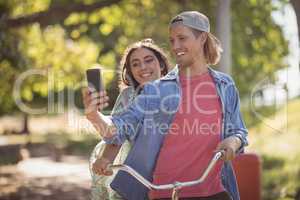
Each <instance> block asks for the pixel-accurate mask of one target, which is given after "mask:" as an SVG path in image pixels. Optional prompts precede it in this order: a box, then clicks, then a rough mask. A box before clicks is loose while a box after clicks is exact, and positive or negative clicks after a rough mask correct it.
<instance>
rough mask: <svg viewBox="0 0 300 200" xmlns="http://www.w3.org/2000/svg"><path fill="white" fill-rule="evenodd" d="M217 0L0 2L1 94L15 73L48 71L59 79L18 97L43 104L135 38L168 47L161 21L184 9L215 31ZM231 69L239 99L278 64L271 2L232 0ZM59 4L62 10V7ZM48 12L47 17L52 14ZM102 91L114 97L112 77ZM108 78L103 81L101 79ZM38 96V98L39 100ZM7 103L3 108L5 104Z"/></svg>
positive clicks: (29, 87) (32, 83) (30, 86)
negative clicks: (197, 13)
mask: <svg viewBox="0 0 300 200" xmlns="http://www.w3.org/2000/svg"><path fill="white" fill-rule="evenodd" d="M217 3H218V2H217V1H213V0H210V1H202V2H201V3H199V1H197V0H189V1H188V0H176V1H164V0H154V1H149V0H141V1H140V0H119V1H117V0H114V1H108V0H103V1H99V0H82V1H78V0H72V1H71V0H49V1H35V0H25V1H24V0H22V1H21V0H15V1H0V10H1V12H0V13H1V16H0V18H1V23H0V24H1V25H0V29H1V32H0V34H1V38H2V39H1V40H0V42H1V47H2V45H6V46H5V48H1V52H0V53H1V55H0V58H1V59H0V65H1V67H0V72H1V73H6V76H5V79H4V80H0V81H1V83H2V82H3V83H4V84H0V87H1V88H0V92H1V93H2V94H8V93H10V91H11V90H12V84H8V83H13V82H14V81H15V80H16V78H17V77H18V75H19V74H21V73H22V72H24V71H26V70H28V69H38V70H47V72H48V73H50V74H53V77H56V78H57V77H61V80H60V81H56V82H55V84H54V85H53V86H51V87H50V88H49V89H48V81H47V80H46V78H45V77H44V78H42V77H32V78H31V79H28V80H26V83H25V84H24V85H23V87H22V98H24V99H25V100H27V101H28V103H30V104H34V105H36V104H37V102H40V101H41V100H42V102H44V103H45V101H46V100H47V99H45V98H46V97H47V95H48V92H49V90H53V91H56V92H57V93H59V92H60V91H63V90H65V89H66V88H74V84H75V83H78V82H80V81H82V80H83V78H84V71H85V69H86V68H87V67H89V66H90V65H92V64H94V63H100V64H101V65H102V66H105V69H108V70H113V71H115V72H116V71H118V63H119V61H120V57H121V55H122V53H123V51H124V49H125V47H126V46H127V45H128V44H129V43H132V42H134V41H136V40H139V39H141V38H145V37H152V38H154V40H155V41H156V42H157V43H158V44H159V45H160V46H162V47H163V48H164V49H166V50H167V51H168V28H167V27H168V23H169V21H170V18H171V17H172V16H174V15H176V14H178V13H179V12H181V11H184V10H194V9H195V8H196V9H197V10H199V11H201V12H203V13H204V14H206V15H208V16H209V18H210V21H211V29H212V32H213V33H215V32H216V31H215V30H216V29H215V28H216V23H215V21H216V15H215V10H216V8H217V6H218V4H217ZM231 3H232V4H231V22H232V33H233V35H232V39H231V40H232V42H231V44H232V69H231V71H232V74H233V76H234V78H235V81H236V82H237V85H238V87H239V89H240V92H241V96H242V97H245V96H247V95H248V94H249V93H250V91H251V88H252V87H253V86H254V85H255V84H256V83H257V82H259V81H260V80H262V79H264V78H265V77H266V76H269V77H270V78H271V79H274V74H275V71H276V70H277V69H280V68H283V67H285V65H284V62H283V58H284V56H285V55H286V54H287V45H286V41H285V40H284V38H283V36H282V32H281V29H280V27H278V26H277V25H276V24H275V23H274V22H273V21H272V18H271V12H272V10H273V9H274V8H273V7H272V2H271V0H261V1H253V0H246V1H242V2H241V1H238V0H231ZM62 9H63V11H64V12H62ZM53 13H54V14H53ZM1 70H2V71H1ZM106 79H107V88H108V89H110V92H109V94H112V96H113V98H111V99H114V98H115V96H116V95H117V81H116V80H117V76H116V74H113V73H112V74H110V75H108V74H107V76H106ZM109 81H111V83H110V84H108V82H109ZM7 96H8V95H5V99H6V100H5V102H4V101H3V100H1V102H0V104H1V105H6V106H4V107H2V106H1V109H2V108H5V110H6V111H4V110H2V111H0V112H2V114H3V113H4V112H6V113H7V112H11V111H12V110H15V109H16V106H15V105H14V102H13V99H12V98H10V97H7ZM38 99H39V101H38ZM8 105H10V106H8Z"/></svg>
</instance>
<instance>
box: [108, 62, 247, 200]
mask: <svg viewBox="0 0 300 200" xmlns="http://www.w3.org/2000/svg"><path fill="white" fill-rule="evenodd" d="M209 72H210V74H211V76H212V77H213V80H214V83H215V84H216V88H217V93H218V95H219V97H220V100H221V103H222V115H223V116H222V119H223V122H222V133H221V137H222V138H221V140H223V139H224V138H227V137H230V136H232V135H235V136H236V137H238V138H239V139H240V140H241V144H242V145H241V147H240V149H239V150H238V153H240V152H243V149H244V147H245V146H246V145H248V141H247V135H248V133H247V129H246V127H245V125H244V122H243V119H242V117H241V113H240V101H239V95H238V91H237V89H236V87H235V85H234V82H233V80H232V78H231V77H230V76H228V75H226V74H224V73H221V72H218V71H215V70H213V69H211V68H209ZM180 100H181V87H180V82H179V70H178V67H175V68H174V70H172V71H171V72H169V73H168V74H167V75H166V76H165V77H163V78H161V79H159V80H156V81H154V82H151V83H149V84H146V85H145V86H144V88H143V91H142V92H141V94H140V95H138V96H137V97H136V98H135V100H134V102H133V103H132V105H131V106H130V107H129V108H128V109H127V110H126V111H124V112H122V113H120V114H117V115H113V116H112V121H113V123H114V125H115V126H116V128H117V133H116V135H114V136H113V137H112V138H104V140H105V142H106V143H114V144H122V143H123V142H124V141H125V140H126V139H127V140H131V141H134V142H133V146H132V149H131V150H130V152H129V154H128V157H127V159H126V161H125V162H124V164H126V165H129V166H131V167H132V168H133V169H135V170H136V171H137V172H139V173H140V174H141V175H142V176H144V177H145V178H146V179H147V180H149V181H150V182H152V174H153V170H154V168H155V164H156V161H157V158H158V155H159V151H160V148H161V146H162V144H163V140H164V137H165V135H166V134H167V132H168V128H169V127H170V125H171V124H172V122H173V118H174V116H175V114H176V112H177V110H178V108H179V103H180ZM221 178H222V183H223V185H224V188H225V189H226V190H227V191H228V192H229V194H230V195H231V197H232V198H233V200H239V193H238V188H237V184H236V179H235V175H234V172H233V169H232V165H231V162H230V161H228V162H225V163H224V165H223V167H222V172H221ZM111 187H112V188H113V189H114V190H116V191H117V192H118V193H119V194H120V195H121V196H122V197H123V198H125V199H127V200H141V199H148V192H149V189H148V188H147V187H145V186H144V185H142V184H141V183H140V182H138V181H137V180H136V179H135V178H133V177H132V176H131V175H130V174H128V173H126V172H124V171H119V172H118V173H117V175H116V177H115V179H114V180H113V182H112V183H111Z"/></svg>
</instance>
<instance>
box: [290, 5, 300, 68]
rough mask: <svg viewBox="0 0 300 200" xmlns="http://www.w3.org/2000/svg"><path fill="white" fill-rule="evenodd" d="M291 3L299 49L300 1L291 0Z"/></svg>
mask: <svg viewBox="0 0 300 200" xmlns="http://www.w3.org/2000/svg"><path fill="white" fill-rule="evenodd" d="M291 4H292V6H293V8H294V10H295V14H296V17H297V25H298V41H299V49H300V1H299V0H291ZM299 70H300V63H299Z"/></svg>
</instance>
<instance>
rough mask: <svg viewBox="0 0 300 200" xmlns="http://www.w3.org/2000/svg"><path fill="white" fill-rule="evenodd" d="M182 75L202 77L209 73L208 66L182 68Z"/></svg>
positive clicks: (202, 64) (196, 65)
mask: <svg viewBox="0 0 300 200" xmlns="http://www.w3.org/2000/svg"><path fill="white" fill-rule="evenodd" d="M179 69H180V74H182V75H184V76H195V75H201V74H204V73H206V72H207V71H208V65H207V64H206V63H200V62H199V63H194V64H193V65H190V66H187V67H181V68H179Z"/></svg>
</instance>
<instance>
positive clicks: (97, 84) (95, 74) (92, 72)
mask: <svg viewBox="0 0 300 200" xmlns="http://www.w3.org/2000/svg"><path fill="white" fill-rule="evenodd" d="M101 77H102V76H101V69H100V68H91V69H88V70H86V78H87V82H88V87H89V88H94V89H95V90H96V91H97V92H100V91H102V90H103V89H104V88H103V84H102V78H101Z"/></svg>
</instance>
